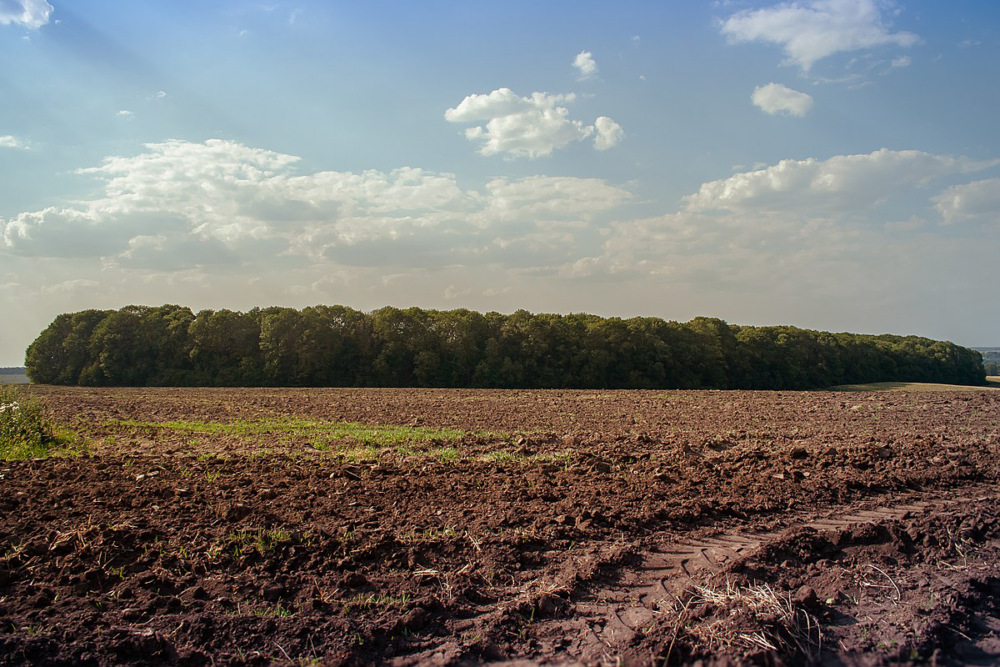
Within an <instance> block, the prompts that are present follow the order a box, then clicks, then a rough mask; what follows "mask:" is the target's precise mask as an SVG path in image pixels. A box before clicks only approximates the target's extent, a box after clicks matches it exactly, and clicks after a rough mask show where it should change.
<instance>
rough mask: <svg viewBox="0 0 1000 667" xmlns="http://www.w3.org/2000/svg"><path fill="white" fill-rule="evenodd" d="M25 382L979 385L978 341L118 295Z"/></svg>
mask: <svg viewBox="0 0 1000 667" xmlns="http://www.w3.org/2000/svg"><path fill="white" fill-rule="evenodd" d="M25 363H26V366H27V371H28V375H29V377H30V378H31V379H32V380H33V381H34V382H39V383H44V384H62V385H94V386H118V385H126V386H309V387H372V386H374V387H390V386H391V387H496V388H524V389H541V388H607V389H626V388H628V389H653V388H674V389H816V388H822V387H829V386H833V385H838V384H854V383H863V382H889V381H906V382H943V383H952V384H983V383H985V373H984V368H983V364H982V357H981V356H980V354H979V353H978V352H975V351H973V350H970V349H967V348H964V347H960V346H958V345H955V344H953V343H947V342H941V341H935V340H930V339H927V338H919V337H916V336H892V335H878V336H874V335H866V334H850V333H827V332H823V331H812V330H808V329H799V328H796V327H791V326H771V327H749V326H739V325H731V324H727V323H726V322H724V321H722V320H720V319H714V318H706V317H698V318H695V319H693V320H691V321H690V322H687V323H678V322H671V321H666V320H662V319H659V318H652V317H636V318H631V319H620V318H616V317H612V318H603V317H598V316H595V315H587V314H570V315H554V314H532V313H529V312H527V311H524V310H519V311H517V312H515V313H512V314H509V315H504V314H501V313H495V312H490V313H485V314H483V313H478V312H475V311H470V310H464V309H460V310H449V311H440V310H423V309H420V308H407V309H399V308H392V307H386V308H381V309H379V310H376V311H373V312H370V313H365V312H361V311H358V310H354V309H352V308H348V307H346V306H313V307H309V308H305V309H303V310H295V309H292V308H278V307H272V308H264V309H260V308H254V309H252V310H250V311H248V312H245V313H244V312H236V311H231V310H218V311H215V310H203V311H201V312H199V313H193V312H192V311H191V310H190V309H189V308H184V307H182V306H176V305H164V306H159V307H151V306H126V307H124V308H121V309H119V310H85V311H81V312H78V313H71V314H63V315H59V316H58V317H56V318H55V320H53V322H52V323H51V324H50V325H49V326H48V327H47V328H46V329H45V330H44V331H42V332H41V334H39V336H38V338H37V339H35V341H34V342H33V343H32V344H31V346H30V347H29V348H28V351H27V358H26V362H25Z"/></svg>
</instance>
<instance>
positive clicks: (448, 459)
mask: <svg viewBox="0 0 1000 667" xmlns="http://www.w3.org/2000/svg"><path fill="white" fill-rule="evenodd" d="M430 455H431V456H433V457H434V458H436V459H437V460H438V463H441V464H443V465H451V464H453V463H457V462H458V460H459V456H458V450H457V449H455V448H454V447H439V448H438V449H433V450H431V451H430Z"/></svg>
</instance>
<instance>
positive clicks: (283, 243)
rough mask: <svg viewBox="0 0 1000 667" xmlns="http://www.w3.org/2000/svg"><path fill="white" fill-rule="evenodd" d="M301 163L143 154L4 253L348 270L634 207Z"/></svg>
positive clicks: (25, 223)
mask: <svg viewBox="0 0 1000 667" xmlns="http://www.w3.org/2000/svg"><path fill="white" fill-rule="evenodd" d="M297 161H298V158H297V157H295V156H291V155H284V154H280V153H275V152H272V151H267V150H261V149H255V148H250V147H247V146H244V145H242V144H238V143H235V142H229V141H222V140H209V141H207V142H205V143H191V142H186V141H177V140H174V141H168V142H164V143H160V144H148V145H147V146H146V149H145V151H144V152H143V153H141V154H139V155H136V156H128V157H111V158H107V159H105V160H104V162H103V164H102V165H101V166H98V167H93V168H88V169H81V170H79V171H78V173H80V174H84V175H92V176H96V177H98V178H100V179H103V180H104V181H105V183H104V192H103V196H101V197H99V198H96V199H92V200H88V201H83V202H78V203H77V204H75V205H73V206H69V207H50V208H47V209H44V210H41V211H29V212H24V213H21V214H19V215H17V216H14V217H13V218H11V219H9V220H3V219H0V252H2V251H4V250H6V252H7V253H8V254H13V255H23V256H26V257H64V258H74V257H75V258H88V257H89V258H97V257H100V258H103V259H104V260H105V262H106V263H107V264H108V265H112V266H121V267H136V268H146V269H150V268H155V269H156V270H158V271H176V270H182V269H190V268H196V267H207V266H212V265H240V264H243V265H249V264H250V263H253V262H257V261H269V262H272V263H274V262H278V263H280V262H286V261H288V262H298V263H301V262H303V261H305V262H307V263H308V262H313V261H322V260H323V258H325V257H328V256H331V254H334V255H337V256H339V257H342V258H344V261H348V262H375V263H377V262H382V261H384V262H388V263H392V262H393V261H398V262H400V263H403V264H405V263H419V262H421V261H424V262H429V261H431V260H429V259H427V257H428V256H433V258H434V261H445V258H448V256H449V252H450V250H449V248H450V247H451V246H452V245H454V244H455V242H457V240H461V239H466V240H468V239H474V238H476V237H477V236H481V235H484V234H487V235H488V237H487V238H489V237H492V236H495V233H491V232H487V231H485V230H488V229H489V228H491V227H496V226H498V225H509V226H512V229H514V230H515V231H511V232H505V233H510V234H513V235H521V236H523V235H525V234H528V233H531V230H536V229H541V230H545V229H549V228H555V227H557V226H558V225H561V224H564V223H566V222H567V221H579V220H591V219H593V218H594V216H596V215H599V214H602V213H603V212H606V211H608V210H610V209H612V208H614V207H615V206H617V205H619V204H620V203H622V202H624V201H625V200H627V199H628V198H629V197H631V195H630V193H628V192H627V191H625V190H622V189H620V188H617V187H615V186H612V185H609V184H607V183H606V182H605V181H603V180H601V179H580V178H570V177H545V176H535V177H527V178H521V179H494V180H493V181H490V182H489V183H487V184H486V187H485V191H482V192H480V191H477V190H463V189H462V188H460V187H459V186H458V184H457V182H456V178H455V176H454V175H453V174H440V173H432V172H428V171H425V170H422V169H418V168H412V167H404V168H400V169H396V170H393V171H391V172H381V171H375V170H369V171H365V172H362V173H352V172H337V171H321V172H316V173H312V174H305V175H297V174H296V173H295V172H294V167H295V164H296V162H297ZM559 233H564V232H559ZM453 240H456V241H453ZM401 241H406V242H407V243H409V244H410V245H406V243H402V244H401V243H400V242H401ZM417 246H420V248H417ZM389 247H392V248H396V249H397V250H396V252H397V253H398V254H399V256H398V257H397V258H395V259H394V258H392V257H390V256H389V254H388V252H386V251H385V249H386V248H389ZM352 248H353V250H352ZM419 249H422V251H423V252H425V253H427V255H426V256H420V254H419V252H417V250H419ZM564 250H565V249H564ZM364 253H369V254H368V255H365V254H364ZM449 261H454V259H453V258H450V259H449Z"/></svg>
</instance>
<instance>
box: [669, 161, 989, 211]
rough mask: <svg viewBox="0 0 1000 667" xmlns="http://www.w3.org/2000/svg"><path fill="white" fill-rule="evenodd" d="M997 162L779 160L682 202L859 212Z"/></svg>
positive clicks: (695, 207)
mask: <svg viewBox="0 0 1000 667" xmlns="http://www.w3.org/2000/svg"><path fill="white" fill-rule="evenodd" d="M998 163H1000V161H997V160H992V161H975V160H970V159H968V158H964V157H959V158H954V157H949V156H944V155H933V154H930V153H924V152H922V151H915V150H905V151H892V150H888V149H885V148H883V149H881V150H877V151H875V152H873V153H869V154H862V155H837V156H834V157H832V158H829V159H828V160H816V159H814V158H808V159H805V160H782V161H781V162H779V163H778V164H776V165H773V166H770V167H767V168H765V169H759V170H756V171H750V172H745V173H740V174H734V175H733V176H730V177H729V178H725V179H722V180H718V181H711V182H708V183H704V184H702V186H701V188H700V189H699V190H698V192H697V193H695V194H693V195H690V196H688V197H685V199H684V202H685V205H686V208H687V210H691V211H710V210H728V211H750V210H785V211H789V210H806V211H816V212H819V211H837V210H851V209H862V208H865V207H870V206H875V205H878V204H880V203H882V202H884V201H886V200H887V199H888V198H890V197H892V196H894V195H897V194H899V193H902V192H909V191H911V190H913V189H914V188H921V187H924V186H926V185H928V184H929V183H930V182H931V181H933V180H935V179H938V178H942V177H944V176H947V175H949V174H960V173H962V174H965V173H972V172H975V171H980V170H982V169H986V168H989V167H992V166H995V165H996V164H998Z"/></svg>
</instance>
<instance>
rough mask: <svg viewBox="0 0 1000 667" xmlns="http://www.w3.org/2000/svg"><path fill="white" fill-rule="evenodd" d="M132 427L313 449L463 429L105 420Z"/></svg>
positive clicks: (430, 437) (412, 439)
mask: <svg viewBox="0 0 1000 667" xmlns="http://www.w3.org/2000/svg"><path fill="white" fill-rule="evenodd" d="M105 426H111V427H125V428H132V429H156V430H170V431H175V432H181V433H187V434H191V435H193V436H208V437H220V436H222V437H225V436H230V437H237V438H253V439H259V440H261V442H263V441H265V440H267V441H274V440H283V439H284V440H306V441H308V442H310V443H311V444H312V447H313V448H314V449H317V450H320V451H327V450H329V449H330V448H331V444H332V443H335V442H338V441H340V442H343V441H350V442H354V443H358V444H362V445H368V446H372V447H397V446H402V445H404V444H413V443H423V442H430V441H434V440H439V441H440V440H443V441H449V440H457V439H459V438H461V437H462V436H463V435H466V433H465V431H460V430H458V429H451V428H427V427H420V426H394V425H385V424H374V425H373V424H360V423H357V422H326V421H317V420H310V419H301V418H297V417H283V418H266V419H260V420H245V419H240V420H237V421H233V422H203V421H166V422H152V421H138V420H124V419H123V420H115V421H111V422H108V423H106V424H105Z"/></svg>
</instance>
